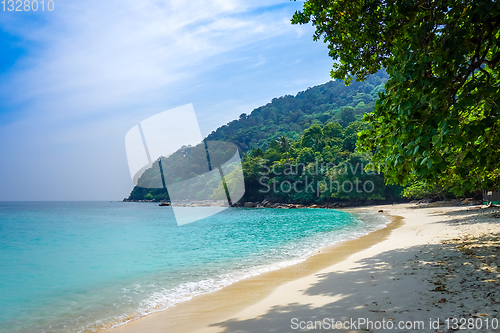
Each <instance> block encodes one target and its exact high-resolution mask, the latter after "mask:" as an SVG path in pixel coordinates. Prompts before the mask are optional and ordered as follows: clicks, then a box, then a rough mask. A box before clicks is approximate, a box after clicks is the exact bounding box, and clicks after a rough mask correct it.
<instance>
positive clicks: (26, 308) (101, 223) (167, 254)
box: [0, 202, 387, 332]
mask: <svg viewBox="0 0 500 333" xmlns="http://www.w3.org/2000/svg"><path fill="white" fill-rule="evenodd" d="M386 223H387V221H386V220H385V219H383V218H379V219H378V220H372V221H370V222H369V223H367V222H363V221H362V220H361V219H359V217H358V216H353V215H351V214H348V213H346V212H341V211H337V210H330V209H289V210H285V209H283V210H282V209H251V208H229V209H227V210H225V211H223V212H221V213H219V214H216V215H214V216H212V217H210V218H207V219H204V220H200V221H197V222H194V223H191V224H187V225H183V226H180V227H179V226H177V224H176V222H175V219H174V216H173V212H172V210H171V208H168V207H159V206H158V205H157V204H154V203H122V202H0V332H92V331H95V330H97V329H99V328H103V327H112V326H115V325H120V324H123V323H124V322H126V321H128V320H131V319H135V318H138V317H141V316H144V315H147V314H148V313H152V312H155V311H160V310H163V309H166V308H168V307H171V306H175V304H177V303H179V302H183V301H185V300H188V299H190V298H192V297H194V296H196V295H199V294H203V293H207V292H211V291H214V290H217V289H220V288H222V287H224V286H226V285H228V284H231V283H233V282H235V281H238V280H241V279H244V278H247V277H250V276H253V275H257V274H260V273H262V272H265V271H269V270H273V269H277V268H279V267H284V266H287V265H291V264H294V263H297V262H300V261H303V260H305V258H307V257H308V256H309V255H311V254H312V253H313V252H315V251H316V250H317V249H319V248H322V247H325V246H327V245H330V244H333V243H336V242H339V241H342V240H346V239H351V238H355V237H358V236H360V235H363V234H366V233H368V232H370V231H372V230H375V229H378V228H381V227H382V226H383V225H385V224H386Z"/></svg>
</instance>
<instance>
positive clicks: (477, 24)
mask: <svg viewBox="0 0 500 333" xmlns="http://www.w3.org/2000/svg"><path fill="white" fill-rule="evenodd" d="M309 22H311V23H312V25H313V26H314V27H315V28H316V31H315V33H314V37H313V38H314V39H315V40H319V39H322V38H323V40H324V41H325V43H327V44H328V48H329V54H330V56H331V57H332V58H333V59H334V60H335V61H334V65H333V70H332V72H331V74H332V77H334V78H337V79H345V82H346V83H350V82H352V79H353V78H354V77H355V78H356V80H361V81H362V80H364V79H366V78H367V77H368V76H369V75H370V74H374V73H376V72H377V71H378V70H380V69H381V68H383V67H384V68H385V69H386V71H387V73H388V74H389V80H388V81H387V83H386V85H385V88H386V89H385V92H381V93H379V96H380V98H379V100H378V101H377V102H376V104H375V109H374V111H373V112H372V113H370V114H368V115H366V116H365V120H366V121H368V122H370V124H371V127H370V128H369V129H367V130H365V131H364V132H362V134H361V135H360V140H358V145H359V147H360V149H361V150H364V151H372V152H373V153H374V156H373V159H374V161H375V162H378V163H386V164H387V166H388V169H387V173H386V174H385V176H386V180H387V181H389V182H392V183H399V184H406V183H408V182H411V181H415V180H418V181H424V182H425V183H427V184H440V185H443V184H446V185H447V186H448V187H450V186H452V187H453V186H454V192H455V193H457V194H461V193H463V192H465V191H471V190H474V189H481V188H482V189H487V188H489V189H491V188H498V187H499V185H500V168H499V161H500V117H499V112H500V75H499V74H500V73H499V62H500V48H499V38H500V30H499V27H500V4H499V2H498V1H491V0H469V1H459V0H307V1H305V3H304V5H303V10H302V11H298V12H296V13H295V15H294V16H293V18H292V23H295V24H306V23H309Z"/></svg>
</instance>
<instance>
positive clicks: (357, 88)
mask: <svg viewBox="0 0 500 333" xmlns="http://www.w3.org/2000/svg"><path fill="white" fill-rule="evenodd" d="M386 81H387V74H386V73H385V72H380V73H377V74H375V75H372V76H370V77H369V78H368V79H367V80H366V81H365V82H353V83H352V84H350V85H349V86H347V87H346V86H345V84H344V82H343V81H330V82H327V83H325V84H322V85H319V86H315V87H313V88H309V89H307V90H305V91H302V92H299V93H298V94H297V95H296V96H290V95H287V96H283V97H280V98H274V99H273V100H272V101H271V103H268V104H267V105H264V106H261V107H259V108H257V109H255V110H253V111H252V113H251V114H250V115H248V116H247V115H246V114H242V115H240V117H239V119H237V120H234V121H232V122H230V123H228V124H227V125H224V126H221V127H219V128H218V129H217V130H216V131H214V132H212V133H211V134H210V135H208V137H207V141H227V142H232V143H234V144H236V145H237V146H238V147H239V148H240V149H241V151H242V152H243V161H244V163H243V173H244V176H245V188H246V189H247V191H246V193H245V197H244V198H243V199H244V200H253V201H261V200H263V199H267V200H279V201H281V202H302V203H310V202H326V201H329V200H338V199H347V200H352V199H353V198H354V197H352V196H353V195H354V194H356V196H357V197H356V199H367V200H369V199H387V198H389V197H391V198H392V197H394V195H393V194H391V193H389V192H391V191H392V188H387V187H386V186H385V185H383V175H378V176H377V177H376V178H377V179H376V182H377V184H378V185H377V191H376V193H371V192H370V193H368V195H365V196H360V195H359V194H357V193H354V194H353V193H351V194H349V195H341V196H338V193H336V194H333V193H322V195H320V196H315V195H313V194H311V193H305V194H301V195H296V196H294V195H291V194H287V193H281V194H280V193H273V194H267V195H264V194H262V193H261V192H259V189H261V187H262V186H261V183H259V179H258V174H259V172H260V171H261V170H260V169H259V168H260V165H261V164H263V165H267V166H268V167H274V164H275V163H278V164H279V163H280V161H281V160H282V159H283V160H286V161H288V162H290V163H292V162H293V163H295V162H300V163H306V164H308V163H314V162H315V161H316V160H317V159H321V160H325V161H327V162H335V163H340V162H342V161H344V162H349V161H351V157H353V158H354V159H356V162H355V163H358V162H359V161H358V160H360V161H361V160H362V162H363V163H364V165H366V164H367V163H369V156H368V157H367V156H364V157H362V158H361V159H360V158H358V157H355V156H351V155H352V154H353V153H354V151H355V147H356V141H357V138H358V136H357V133H358V132H359V131H360V130H362V129H363V128H364V126H363V123H362V122H360V121H359V120H361V118H362V116H363V114H364V113H366V112H371V111H373V108H374V104H375V101H376V100H377V99H378V97H379V96H378V93H379V92H380V91H383V90H384V85H385V82H386ZM327 124H328V125H327ZM332 133H336V134H332ZM330 136H331V137H330ZM332 140H333V141H332ZM278 146H279V147H278ZM190 149H194V148H190ZM174 155H175V154H174ZM174 155H172V156H170V157H169V158H168V159H167V160H164V161H163V162H162V163H163V164H164V165H167V164H168V163H172V165H175V164H176V163H177V162H179V161H183V160H184V159H189V158H190V156H191V155H195V154H185V153H184V152H181V154H180V155H175V156H174ZM262 158H264V160H261V159H262ZM263 161H265V163H264V162H263ZM353 161H354V160H353ZM191 164H193V165H198V163H197V162H196V161H194V160H193V161H191ZM277 167H279V165H278V166H277ZM153 169H154V168H152V169H151V170H149V171H146V172H145V173H144V174H143V175H142V176H141V179H140V180H141V182H140V183H141V184H151V183H154V184H161V183H162V182H161V179H160V178H159V172H157V171H158V170H156V169H155V170H153ZM164 172H165V170H164ZM167 173H168V172H167ZM351 176H355V175H351ZM300 177H301V176H300V175H295V176H294V177H292V178H290V179H286V180H285V181H298V182H301V181H302V179H301V178H300ZM274 180H275V179H274V178H273V179H270V180H269V181H270V182H271V181H274ZM323 180H324V179H323V178H321V177H320V178H318V179H316V181H323ZM374 181H375V179H374ZM386 192H387V193H386ZM395 195H396V196H398V194H395ZM361 197H362V198H361ZM128 199H129V200H155V201H161V200H169V196H168V193H167V191H166V189H163V188H161V185H159V187H154V186H153V188H151V186H150V185H148V186H144V187H141V186H136V187H135V188H134V189H133V191H132V193H131V194H130V196H129V198H128Z"/></svg>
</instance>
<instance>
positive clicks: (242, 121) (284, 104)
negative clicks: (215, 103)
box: [207, 71, 387, 152]
mask: <svg viewBox="0 0 500 333" xmlns="http://www.w3.org/2000/svg"><path fill="white" fill-rule="evenodd" d="M386 81H387V74H386V73H385V72H383V71H382V72H379V73H377V74H375V75H372V76H370V77H369V78H368V79H367V80H366V81H365V82H354V83H352V84H351V85H349V86H347V87H346V86H345V85H344V82H343V81H340V80H337V81H330V82H327V83H325V84H322V85H319V86H315V87H313V88H309V89H307V90H305V91H301V92H299V93H298V94H297V95H295V96H291V95H287V96H283V97H279V98H274V99H273V100H272V101H271V102H270V103H268V104H266V105H264V106H261V107H259V108H257V109H255V110H253V111H252V112H251V113H250V115H246V114H242V115H240V117H239V119H237V120H233V121H232V122H230V123H228V124H227V125H223V126H221V127H219V128H218V129H217V130H216V131H214V132H212V133H211V134H210V135H208V137H207V140H210V141H221V140H224V141H229V142H232V143H234V144H236V145H237V146H238V147H239V148H240V149H241V150H242V151H243V152H245V151H248V150H250V149H252V148H266V147H267V146H268V145H269V143H270V142H271V141H273V140H277V139H278V138H280V137H281V136H283V135H284V136H285V137H287V138H289V139H293V140H297V139H299V138H300V136H301V135H302V133H303V132H304V130H305V129H307V128H309V127H310V126H311V125H314V124H319V125H324V124H326V123H328V122H338V123H340V124H341V125H342V126H344V127H345V126H347V125H348V123H350V122H351V121H353V120H354V119H358V120H360V119H361V117H362V115H363V114H364V113H366V112H371V111H373V107H374V104H375V101H376V100H377V99H378V93H379V92H380V91H383V90H384V84H385V82H386Z"/></svg>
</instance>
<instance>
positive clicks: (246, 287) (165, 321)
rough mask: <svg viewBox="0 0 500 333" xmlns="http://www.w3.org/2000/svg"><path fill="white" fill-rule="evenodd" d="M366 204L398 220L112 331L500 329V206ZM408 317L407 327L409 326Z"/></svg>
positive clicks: (431, 330)
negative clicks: (375, 205) (285, 265)
mask: <svg viewBox="0 0 500 333" xmlns="http://www.w3.org/2000/svg"><path fill="white" fill-rule="evenodd" d="M368 210H369V211H375V212H377V211H378V210H383V211H384V214H388V215H390V216H392V219H393V222H392V223H391V224H390V225H389V226H388V227H387V228H385V229H382V230H379V231H376V232H374V233H371V234H370V235H367V236H363V237H361V238H359V239H357V240H352V241H348V242H344V243H341V244H339V245H335V246H333V247H331V248H328V249H325V250H324V251H322V252H321V253H318V254H317V255H315V256H313V257H311V258H309V259H308V260H306V261H305V262H303V263H301V264H297V265H294V266H290V267H286V268H283V269H280V270H277V271H273V272H269V273H266V274H262V275H260V276H258V277H253V278H250V279H246V280H243V281H240V282H237V283H235V284H233V285H231V286H228V287H226V288H224V289H222V290H219V291H216V292H213V293H210V294H207V295H202V296H199V297H196V298H194V299H192V300H191V301H188V302H185V303H181V304H179V305H178V306H176V307H174V308H171V309H167V310H166V311H162V312H158V313H156V314H152V315H149V316H147V317H144V318H141V319H139V320H136V321H133V322H130V323H128V324H126V325H123V326H120V327H117V328H115V329H113V330H112V332H113V333H123V332H125V333H132V332H141V333H143V332H200V333H201V332H238V333H243V332H294V331H299V332H301V331H302V332H330V331H344V332H350V331H353V332H354V331H367V330H369V331H391V332H400V331H401V332H408V331H417V330H419V331H426V332H452V331H454V330H457V329H459V328H460V327H462V328H467V325H469V326H468V331H474V329H476V328H477V331H482V332H489V331H497V330H500V324H499V323H498V321H497V320H498V319H497V318H498V312H497V311H500V287H499V285H498V282H499V279H500V267H499V266H500V259H499V257H500V223H499V222H500V218H496V217H495V216H497V215H496V214H494V212H496V211H497V210H495V209H477V207H463V206H459V207H457V206H451V207H450V206H443V205H441V204H428V205H420V206H416V205H414V204H405V205H387V206H377V207H368V208H360V209H358V211H368ZM398 217H401V218H398ZM454 318H455V319H454ZM447 319H448V320H447ZM339 321H341V322H339ZM369 321H371V324H370V323H369ZM407 322H409V325H410V326H413V327H411V329H410V327H409V326H408V327H407V328H404V327H403V326H405V325H407V324H408V323H407ZM464 323H465V326H463V324H464ZM332 324H333V325H335V326H336V327H335V326H334V327H333V328H332V327H331V326H332ZM417 325H420V327H419V328H418V329H417ZM422 325H423V326H422ZM479 325H481V326H482V327H481V328H480V329H479ZM486 325H488V328H486ZM495 325H498V329H497V330H495V329H493V328H494V327H493V328H492V326H495ZM391 327H392V328H393V329H392V330H390V328H391ZM398 327H400V328H398ZM301 328H303V329H301ZM377 328H378V329H377ZM384 328H385V329H384Z"/></svg>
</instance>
